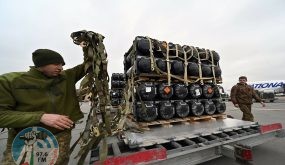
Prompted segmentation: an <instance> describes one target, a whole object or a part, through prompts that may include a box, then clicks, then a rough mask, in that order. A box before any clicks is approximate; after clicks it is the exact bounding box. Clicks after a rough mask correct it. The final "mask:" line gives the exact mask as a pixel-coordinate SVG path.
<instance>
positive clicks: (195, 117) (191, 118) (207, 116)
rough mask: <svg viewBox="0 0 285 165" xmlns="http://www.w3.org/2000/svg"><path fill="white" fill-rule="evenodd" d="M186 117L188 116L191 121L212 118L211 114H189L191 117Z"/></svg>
mask: <svg viewBox="0 0 285 165" xmlns="http://www.w3.org/2000/svg"><path fill="white" fill-rule="evenodd" d="M188 118H190V121H192V122H197V121H208V120H212V119H213V118H212V116H211V115H204V116H191V117H188Z"/></svg>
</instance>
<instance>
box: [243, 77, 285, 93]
mask: <svg viewBox="0 0 285 165" xmlns="http://www.w3.org/2000/svg"><path fill="white" fill-rule="evenodd" d="M248 84H249V85H251V86H252V87H253V88H254V89H255V90H258V91H260V92H261V91H267V92H269V91H272V90H273V91H274V94H278V93H285V80H268V81H255V82H248Z"/></svg>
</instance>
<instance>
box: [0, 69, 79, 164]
mask: <svg viewBox="0 0 285 165" xmlns="http://www.w3.org/2000/svg"><path fill="white" fill-rule="evenodd" d="M84 75H85V73H84V64H81V65H78V66H76V67H74V68H71V69H67V70H65V71H63V72H62V73H61V75H60V76H58V77H55V78H48V77H46V76H44V75H43V74H42V73H41V72H40V71H38V70H37V69H35V68H34V67H31V69H30V70H29V71H28V72H21V73H19V72H17V73H16V72H14V73H8V74H4V75H1V76H0V128H10V129H9V132H8V140H7V149H6V151H5V152H4V162H2V163H0V164H9V165H10V164H12V162H14V161H13V160H11V159H12V156H11V144H12V142H13V139H14V138H15V136H16V134H17V133H18V132H19V131H20V130H22V129H24V128H26V127H31V126H41V127H44V128H46V129H48V130H49V131H51V132H52V133H53V134H54V135H55V136H56V138H57V140H58V142H59V147H60V148H59V149H60V153H59V158H58V159H59V161H60V160H61V159H64V158H66V157H68V156H69V155H67V154H68V152H69V145H70V138H71V135H70V130H65V131H63V132H62V131H60V130H57V129H55V128H51V127H48V126H46V125H43V124H42V123H41V122H40V119H41V116H42V115H43V114H44V113H51V114H60V115H66V116H69V118H70V119H71V120H72V121H74V122H76V121H77V120H79V119H80V118H83V113H82V112H81V111H80V106H79V102H78V99H77V95H76V88H75V84H76V82H77V81H79V80H80V79H81V78H82V77H83V76H84ZM57 164H61V165H62V164H63V163H61V162H60V163H57Z"/></svg>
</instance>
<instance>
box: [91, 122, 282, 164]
mask: <svg viewBox="0 0 285 165" xmlns="http://www.w3.org/2000/svg"><path fill="white" fill-rule="evenodd" d="M283 136H284V130H283V129H282V125H281V124H279V123H277V124H272V125H269V126H260V125H258V123H255V122H248V121H242V120H237V119H230V118H227V119H222V120H210V121H204V122H194V123H190V124H189V125H184V124H179V125H173V127H170V128H165V127H154V128H152V129H151V130H149V131H145V132H144V133H134V132H128V131H126V132H125V137H124V139H120V140H119V139H118V138H117V137H110V139H109V145H108V157H107V160H105V162H104V164H114V163H115V164H117V163H119V164H125V163H126V162H128V163H127V164H137V163H143V164H169V165H170V164H177V163H178V164H199V163H202V162H206V161H208V160H211V159H214V158H217V157H220V156H228V157H231V158H236V157H237V155H236V153H235V149H236V148H237V147H238V148H240V147H241V148H244V149H249V150H250V152H251V147H253V146H256V145H259V144H262V143H264V142H266V141H267V140H270V139H273V138H276V137H283ZM146 155H149V156H146ZM146 157H147V158H146ZM98 160H99V148H96V149H93V150H92V151H91V159H90V164H97V163H98V162H99V161H98ZM124 161H125V163H123V162H124Z"/></svg>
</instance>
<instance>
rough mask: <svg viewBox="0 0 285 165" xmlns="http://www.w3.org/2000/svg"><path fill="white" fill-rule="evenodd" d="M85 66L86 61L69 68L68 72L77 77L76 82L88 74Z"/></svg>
mask: <svg viewBox="0 0 285 165" xmlns="http://www.w3.org/2000/svg"><path fill="white" fill-rule="evenodd" d="M84 66H85V65H84V63H83V64H80V65H77V66H75V67H73V68H70V69H67V70H66V73H67V74H71V75H73V76H74V78H75V82H77V81H79V80H80V79H82V77H84V76H85V75H86V73H85V71H84Z"/></svg>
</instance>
